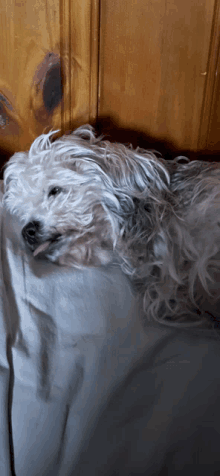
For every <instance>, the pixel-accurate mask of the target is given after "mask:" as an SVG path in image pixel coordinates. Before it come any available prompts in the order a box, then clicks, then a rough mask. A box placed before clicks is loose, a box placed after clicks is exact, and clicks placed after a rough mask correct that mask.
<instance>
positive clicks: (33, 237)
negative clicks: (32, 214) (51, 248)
mask: <svg viewBox="0 0 220 476" xmlns="http://www.w3.org/2000/svg"><path fill="white" fill-rule="evenodd" d="M39 229H40V222H39V221H30V222H29V223H28V224H27V225H25V226H24V228H23V229H22V232H21V233H22V236H23V238H24V240H25V241H27V242H28V244H29V245H36V244H37V243H38V241H39V238H38V237H37V234H38V232H39Z"/></svg>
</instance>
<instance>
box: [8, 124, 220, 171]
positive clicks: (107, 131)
mask: <svg viewBox="0 0 220 476" xmlns="http://www.w3.org/2000/svg"><path fill="white" fill-rule="evenodd" d="M93 125H94V127H95V129H96V132H97V134H98V135H101V134H102V135H103V136H104V139H106V140H109V141H110V142H121V143H123V144H126V145H129V144H132V146H133V147H134V148H136V147H141V148H143V149H153V150H156V151H158V152H160V153H161V155H162V157H163V158H165V159H173V158H174V157H176V156H178V155H184V156H186V157H188V158H189V159H190V160H196V159H200V160H205V161H208V162H219V161H220V154H219V153H217V152H215V153H210V151H205V150H204V151H202V152H196V151H191V150H190V151H189V150H179V149H177V148H176V147H175V145H174V144H173V143H172V142H169V141H167V140H162V139H161V140H158V139H155V138H154V137H152V136H148V135H147V134H145V133H143V132H142V131H139V130H135V129H128V128H124V127H121V126H120V125H118V124H117V123H116V122H114V120H113V119H111V118H109V117H102V118H100V119H99V120H98V121H97V122H96V123H95V124H93ZM73 129H74V128H73ZM9 158H10V153H9V152H8V151H7V150H4V149H0V179H1V180H2V178H3V166H4V164H6V162H7V161H8V160H9Z"/></svg>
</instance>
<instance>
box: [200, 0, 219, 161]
mask: <svg viewBox="0 0 220 476" xmlns="http://www.w3.org/2000/svg"><path fill="white" fill-rule="evenodd" d="M199 148H200V149H203V150H204V151H208V152H217V151H218V152H219V151H220V2H219V1H216V5H215V12H214V19H213V28H212V36H211V42H210V51H209V63H208V68H207V77H206V87H205V94H204V102H203V109H202V114H201V128H200V134H199Z"/></svg>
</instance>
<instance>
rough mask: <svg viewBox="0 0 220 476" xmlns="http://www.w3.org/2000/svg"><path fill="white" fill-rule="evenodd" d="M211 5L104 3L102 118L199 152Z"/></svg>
mask: <svg viewBox="0 0 220 476" xmlns="http://www.w3.org/2000/svg"><path fill="white" fill-rule="evenodd" d="M214 6H215V1H214V0H199V1H197V2H194V1H192V0H185V1H184V2H183V1H182V0H153V1H152V0H144V1H132V2H131V1H130V0H120V1H118V0H108V1H107V2H104V1H103V2H101V33H100V35H101V43H100V89H99V117H100V118H102V117H109V118H110V119H111V120H112V121H113V122H114V123H115V124H117V125H119V126H120V127H124V128H131V129H136V130H137V129H138V130H139V131H142V132H144V133H145V134H147V135H148V136H149V137H154V138H156V139H160V140H162V141H165V142H167V143H169V144H172V145H173V146H174V147H176V148H178V149H189V150H190V149H191V150H195V149H197V145H198V135H199V127H200V118H201V110H202V104H203V97H204V91H205V82H206V74H207V63H208V53H209V47H210V37H211V29H212V23H213V15H214Z"/></svg>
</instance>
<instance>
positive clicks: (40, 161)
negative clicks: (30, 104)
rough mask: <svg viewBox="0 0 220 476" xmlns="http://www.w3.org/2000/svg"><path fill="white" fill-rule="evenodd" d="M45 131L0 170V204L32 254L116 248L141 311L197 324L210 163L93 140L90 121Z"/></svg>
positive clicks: (63, 260)
mask: <svg viewBox="0 0 220 476" xmlns="http://www.w3.org/2000/svg"><path fill="white" fill-rule="evenodd" d="M52 134H54V132H50V133H48V134H43V135H41V136H40V137H38V138H37V139H36V140H35V141H34V143H33V144H32V146H31V148H30V151H29V152H26V153H21V152H19V153H16V154H15V155H14V156H13V157H12V158H11V159H10V161H9V162H8V164H7V166H6V170H5V172H4V186H5V196H4V202H5V204H6V206H7V208H8V209H9V211H10V212H11V213H15V214H16V215H18V216H19V217H20V219H21V220H22V223H23V225H24V227H23V230H22V235H23V238H24V241H25V243H26V245H27V248H28V249H29V250H30V251H31V252H32V253H33V256H34V257H37V256H38V257H45V258H48V259H49V260H51V261H54V262H57V263H59V264H66V265H70V266H75V267H78V268H82V267H84V266H99V265H103V264H106V263H108V262H109V261H111V260H112V259H113V256H116V255H117V257H118V259H119V260H120V262H121V264H122V266H123V270H124V271H125V272H126V273H127V274H130V275H131V276H132V277H133V279H134V282H135V283H136V284H137V285H138V289H139V291H140V292H141V293H143V297H144V306H145V310H146V311H147V313H148V315H149V316H153V317H154V319H156V320H160V321H161V320H162V319H164V318H166V317H169V319H170V321H169V323H170V324H172V323H173V322H174V324H175V322H179V321H180V320H183V319H184V316H186V315H189V314H190V313H191V314H193V315H194V317H196V319H197V321H198V324H199V323H200V322H203V317H204V316H203V313H202V311H201V300H202V297H203V294H204V290H205V291H206V292H207V293H210V289H211V285H212V280H211V276H210V273H211V274H212V275H213V273H214V272H215V270H217V271H219V268H220V262H219V260H218V259H217V253H218V252H219V250H220V167H219V165H218V164H209V163H204V162H200V161H194V162H190V163H189V162H187V160H188V159H186V160H185V162H186V163H185V164H180V163H179V162H180V161H179V158H177V159H176V160H174V161H165V160H163V159H158V158H157V157H156V156H155V154H154V153H153V152H149V151H144V150H140V149H137V150H133V149H132V148H131V147H128V148H127V147H125V146H124V145H120V144H110V143H109V142H107V141H103V140H102V138H96V137H95V135H94V131H93V129H92V127H91V126H84V127H80V128H78V129H77V130H76V131H75V132H73V133H72V134H71V135H66V136H63V137H62V138H61V139H58V140H56V141H54V142H51V140H50V138H51V135H52ZM216 297H217V298H218V297H219V296H218V291H217V295H216ZM196 312H199V313H200V315H199V319H198V314H195V313H196Z"/></svg>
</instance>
